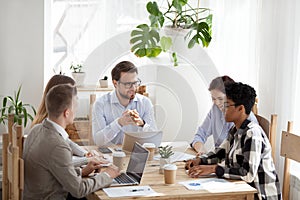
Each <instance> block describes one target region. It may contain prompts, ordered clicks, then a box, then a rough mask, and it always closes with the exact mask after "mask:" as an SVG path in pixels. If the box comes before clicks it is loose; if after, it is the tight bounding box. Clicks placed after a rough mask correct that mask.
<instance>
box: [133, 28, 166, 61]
mask: <svg viewBox="0 0 300 200" xmlns="http://www.w3.org/2000/svg"><path fill="white" fill-rule="evenodd" d="M130 35H131V39H130V43H131V44H132V46H131V51H132V52H133V53H134V54H135V55H136V56H138V57H144V56H148V57H155V56H157V55H159V54H160V52H161V47H160V46H159V45H158V43H159V41H160V38H159V33H158V31H157V30H156V29H154V28H150V27H149V26H148V25H147V24H140V25H138V26H137V27H136V29H135V30H133V31H131V34H130Z"/></svg>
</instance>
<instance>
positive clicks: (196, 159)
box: [185, 157, 201, 170]
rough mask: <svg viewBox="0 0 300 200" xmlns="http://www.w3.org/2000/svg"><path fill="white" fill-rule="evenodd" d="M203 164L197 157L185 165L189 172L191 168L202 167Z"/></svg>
mask: <svg viewBox="0 0 300 200" xmlns="http://www.w3.org/2000/svg"><path fill="white" fill-rule="evenodd" d="M200 163H201V160H200V158H199V157H196V158H194V159H191V160H187V161H186V163H185V169H186V170H189V169H190V168H192V167H194V166H196V165H200Z"/></svg>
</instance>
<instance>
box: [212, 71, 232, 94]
mask: <svg viewBox="0 0 300 200" xmlns="http://www.w3.org/2000/svg"><path fill="white" fill-rule="evenodd" d="M231 83H235V81H234V80H233V79H232V78H230V77H229V76H226V75H225V76H219V77H217V78H215V79H213V80H212V81H211V83H210V84H209V88H208V90H209V91H212V90H220V91H221V92H223V93H224V94H225V86H226V85H228V84H231Z"/></svg>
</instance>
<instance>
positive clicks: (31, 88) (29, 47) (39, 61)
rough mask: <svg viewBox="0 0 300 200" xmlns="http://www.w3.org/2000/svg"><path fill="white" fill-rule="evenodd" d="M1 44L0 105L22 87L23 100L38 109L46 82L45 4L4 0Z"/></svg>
mask: <svg viewBox="0 0 300 200" xmlns="http://www.w3.org/2000/svg"><path fill="white" fill-rule="evenodd" d="M0 44H1V45H0V97H1V98H0V99H1V102H0V103H1V104H2V97H3V96H6V95H13V93H14V91H15V90H17V89H18V87H19V85H20V84H22V92H21V98H22V100H23V101H24V102H25V103H30V104H31V105H33V106H35V107H36V108H37V106H38V104H39V102H40V98H41V94H42V91H43V83H44V81H43V79H44V78H43V76H44V1H42V0H26V1H24V0H10V1H4V0H3V1H0Z"/></svg>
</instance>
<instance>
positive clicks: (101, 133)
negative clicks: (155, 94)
mask: <svg viewBox="0 0 300 200" xmlns="http://www.w3.org/2000/svg"><path fill="white" fill-rule="evenodd" d="M128 109H130V110H134V109H136V110H137V112H138V113H139V115H140V118H141V119H142V120H144V123H145V124H144V126H143V127H139V126H133V125H127V126H123V127H121V126H120V124H119V123H118V119H119V117H121V116H122V114H123V112H124V111H126V110H128ZM92 126H93V127H92V129H93V138H94V142H95V143H96V144H97V145H98V146H108V145H110V144H111V143H113V144H122V142H123V137H124V132H125V131H154V130H157V127H156V123H155V119H154V111H153V105H152V103H151V101H150V99H149V98H147V97H145V96H143V95H140V94H136V95H135V97H134V99H133V100H131V101H130V103H129V104H128V106H127V107H124V106H123V105H121V104H120V102H119V99H118V97H117V95H116V92H115V91H112V92H109V93H107V94H105V95H103V96H101V97H100V98H99V99H97V100H96V102H95V104H94V107H93V124H92Z"/></svg>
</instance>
